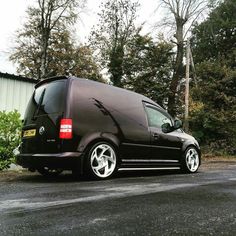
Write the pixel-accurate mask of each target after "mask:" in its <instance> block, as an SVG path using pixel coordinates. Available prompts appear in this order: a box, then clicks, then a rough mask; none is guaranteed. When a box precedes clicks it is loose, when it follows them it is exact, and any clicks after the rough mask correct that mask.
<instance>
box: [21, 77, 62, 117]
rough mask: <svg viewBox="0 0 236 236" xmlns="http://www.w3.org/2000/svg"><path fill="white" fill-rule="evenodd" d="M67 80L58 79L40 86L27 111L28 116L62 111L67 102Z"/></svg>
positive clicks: (26, 115)
mask: <svg viewBox="0 0 236 236" xmlns="http://www.w3.org/2000/svg"><path fill="white" fill-rule="evenodd" d="M65 85H66V81H65V80H57V81H53V82H51V83H48V84H44V85H42V86H40V87H38V88H37V89H36V90H35V91H34V93H33V95H32V97H31V99H30V101H29V104H28V107H27V110H26V113H25V119H26V118H27V117H33V116H38V115H43V114H52V113H61V112H63V109H64V103H65Z"/></svg>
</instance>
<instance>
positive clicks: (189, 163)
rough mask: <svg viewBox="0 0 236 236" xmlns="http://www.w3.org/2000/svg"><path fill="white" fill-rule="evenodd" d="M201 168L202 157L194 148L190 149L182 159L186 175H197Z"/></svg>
mask: <svg viewBox="0 0 236 236" xmlns="http://www.w3.org/2000/svg"><path fill="white" fill-rule="evenodd" d="M199 166H200V155H199V152H198V151H197V149H196V148H195V147H193V146H191V147H188V148H187V149H186V150H185V152H184V154H183V157H182V163H181V169H182V171H183V172H184V173H196V172H197V171H198V168H199Z"/></svg>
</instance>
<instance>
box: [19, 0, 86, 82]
mask: <svg viewBox="0 0 236 236" xmlns="http://www.w3.org/2000/svg"><path fill="white" fill-rule="evenodd" d="M84 3H85V0H37V6H35V7H29V9H28V11H27V14H28V21H27V22H26V23H25V25H24V27H23V31H22V32H21V33H19V36H20V37H21V39H22V38H24V37H26V38H27V39H24V42H22V41H21V39H19V40H18V42H19V43H20V44H23V45H24V44H26V46H27V43H30V46H31V47H34V48H35V49H36V50H37V52H38V57H37V59H36V58H34V60H36V61H37V62H35V63H37V64H39V65H40V68H39V70H38V74H37V77H38V79H39V80H40V79H43V78H45V77H47V76H48V63H49V57H48V51H49V48H50V46H51V44H52V42H53V40H52V38H53V34H54V33H55V32H59V31H61V30H64V29H65V28H66V27H67V26H69V25H70V24H72V23H74V22H75V21H76V19H77V16H78V10H79V9H81V8H83V6H84ZM30 31H31V32H30ZM31 33H32V34H31ZM18 45H19V44H18Z"/></svg>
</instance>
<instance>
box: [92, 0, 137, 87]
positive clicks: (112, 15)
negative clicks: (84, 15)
mask: <svg viewBox="0 0 236 236" xmlns="http://www.w3.org/2000/svg"><path fill="white" fill-rule="evenodd" d="M138 6H139V4H138V3H137V2H134V3H132V2H131V1H130V0H111V1H110V0H109V1H106V2H105V3H102V5H101V13H100V14H99V24H98V25H97V27H96V28H94V29H93V31H92V34H91V39H90V42H91V45H93V46H94V48H96V50H97V52H98V53H97V56H98V60H99V61H100V63H101V65H102V66H103V67H104V68H107V69H108V72H109V74H110V80H111V82H112V83H113V84H114V85H115V86H119V87H122V86H123V81H122V78H123V74H124V72H123V61H124V55H125V47H126V45H127V43H128V41H129V40H130V38H131V37H132V36H133V35H134V33H135V26H134V23H135V19H136V17H137V16H136V12H137V8H138Z"/></svg>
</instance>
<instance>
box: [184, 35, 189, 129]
mask: <svg viewBox="0 0 236 236" xmlns="http://www.w3.org/2000/svg"><path fill="white" fill-rule="evenodd" d="M189 64H190V41H189V39H188V40H187V49H186V76H185V113H184V129H185V131H186V132H188V130H189V122H188V116H189Z"/></svg>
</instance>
